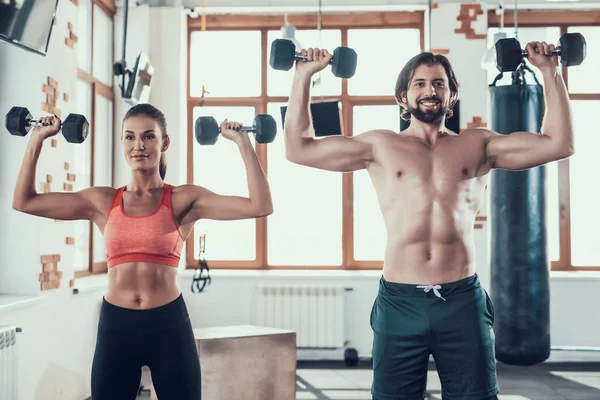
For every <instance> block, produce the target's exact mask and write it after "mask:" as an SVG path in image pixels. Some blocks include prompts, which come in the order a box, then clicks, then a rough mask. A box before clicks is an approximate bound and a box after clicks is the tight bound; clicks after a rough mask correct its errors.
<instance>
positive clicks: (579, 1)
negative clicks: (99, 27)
mask: <svg viewBox="0 0 600 400" xmlns="http://www.w3.org/2000/svg"><path fill="white" fill-rule="evenodd" d="M431 1H433V2H436V3H457V2H460V1H458V0H431ZM462 2H463V3H466V2H467V1H466V0H463V1H462ZM472 2H473V3H477V2H479V1H472ZM480 2H481V3H485V4H487V5H488V7H492V8H496V7H497V6H498V5H499V4H500V3H501V1H500V0H482V1H480ZM137 3H138V4H148V5H149V6H151V7H182V6H183V7H185V8H198V10H196V11H199V12H201V8H202V3H203V0H137ZM204 3H205V12H206V13H207V14H216V13H218V14H220V13H233V14H240V13H269V12H273V13H284V12H288V13H294V12H312V11H316V10H317V9H318V7H319V3H320V4H321V9H322V11H323V12H336V11H338V12H344V11H345V12H351V11H402V10H414V9H425V8H427V6H428V4H429V0H320V1H319V0H204ZM514 4H515V0H509V1H502V5H503V6H504V8H505V9H513V8H514ZM517 7H518V8H519V9H523V8H525V9H530V8H536V9H539V8H544V9H598V8H600V0H575V1H573V0H560V1H558V0H517Z"/></svg>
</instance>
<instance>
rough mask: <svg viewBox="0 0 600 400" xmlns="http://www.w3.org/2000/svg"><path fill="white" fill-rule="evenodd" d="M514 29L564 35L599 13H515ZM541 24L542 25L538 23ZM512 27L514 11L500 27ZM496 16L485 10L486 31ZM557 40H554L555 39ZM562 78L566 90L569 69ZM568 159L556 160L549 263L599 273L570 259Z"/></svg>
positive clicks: (581, 96) (584, 96) (594, 21)
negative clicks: (554, 234) (553, 247)
mask: <svg viewBox="0 0 600 400" xmlns="http://www.w3.org/2000/svg"><path fill="white" fill-rule="evenodd" d="M517 18H518V19H517V22H518V27H524V28H544V27H559V28H560V35H564V34H565V33H567V32H568V29H569V27H571V26H594V27H598V21H600V11H598V10H585V11H550V10H528V11H525V10H523V11H519V13H518V15H517ZM542 21H543V22H542ZM511 26H514V12H512V11H506V12H505V13H504V27H505V29H507V27H508V29H510V27H511ZM499 27H500V16H499V15H496V13H495V10H489V11H488V28H499ZM556 39H557V40H558V38H556ZM562 75H563V78H564V81H565V84H566V86H567V90H568V88H569V69H568V68H566V67H562ZM569 99H570V100H600V92H598V93H571V92H569ZM569 163H570V161H569V159H568V158H567V159H564V160H560V161H558V202H559V207H558V208H559V213H560V214H559V243H560V257H559V259H558V261H552V262H551V270H552V271H600V266H591V267H579V266H574V265H572V264H573V263H572V258H571V196H570V189H569V188H570V185H571V180H570V172H569V165H570V164H569Z"/></svg>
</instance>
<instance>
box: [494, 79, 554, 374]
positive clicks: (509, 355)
mask: <svg viewBox="0 0 600 400" xmlns="http://www.w3.org/2000/svg"><path fill="white" fill-rule="evenodd" d="M525 69H528V70H529V71H531V70H530V69H529V68H527V67H525ZM521 73H522V71H521ZM515 74H518V72H517V73H513V84H512V85H508V86H495V82H496V81H494V83H493V84H492V85H491V86H490V88H489V89H490V100H491V121H490V122H491V129H492V130H494V131H496V132H498V133H500V134H510V133H512V132H517V131H526V132H534V133H539V132H540V129H541V124H542V117H543V115H544V95H543V89H542V86H541V85H539V83H538V84H537V85H527V84H524V82H525V81H524V80H523V81H521V82H519V81H518V79H515V76H516V75H515ZM522 76H523V75H522ZM536 82H537V80H536ZM545 172H546V171H545V167H544V166H540V167H535V168H532V169H528V170H523V171H507V170H501V169H494V170H492V172H491V185H490V217H491V220H490V225H491V231H490V232H491V257H490V262H491V298H492V302H493V304H494V309H495V321H494V332H495V335H496V359H497V360H498V361H500V362H503V363H506V364H511V365H534V364H538V363H540V362H542V361H544V360H546V359H547V358H548V356H549V355H550V293H549V291H550V290H549V286H550V283H549V260H548V254H547V236H546V204H545V182H546V179H545V178H546V173H545Z"/></svg>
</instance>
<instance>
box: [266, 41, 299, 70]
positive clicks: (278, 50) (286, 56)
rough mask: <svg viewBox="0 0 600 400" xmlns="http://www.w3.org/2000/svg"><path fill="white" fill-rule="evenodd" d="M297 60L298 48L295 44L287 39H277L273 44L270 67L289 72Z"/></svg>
mask: <svg viewBox="0 0 600 400" xmlns="http://www.w3.org/2000/svg"><path fill="white" fill-rule="evenodd" d="M295 59H296V46H295V45H294V42H292V41H291V40H287V39H275V40H274V41H273V43H271V54H270V55H269V65H270V66H271V68H273V69H277V70H282V71H289V70H290V69H291V68H292V66H293V65H294V60H295Z"/></svg>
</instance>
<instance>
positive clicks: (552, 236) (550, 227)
mask: <svg viewBox="0 0 600 400" xmlns="http://www.w3.org/2000/svg"><path fill="white" fill-rule="evenodd" d="M559 223H560V208H559V201H558V163H557V162H551V163H548V164H546V224H547V232H548V257H549V258H550V261H558V260H559V259H560V224H559Z"/></svg>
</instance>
